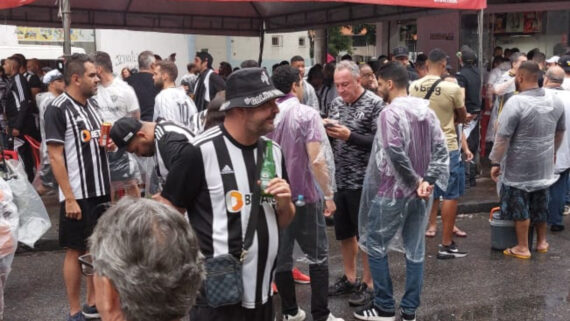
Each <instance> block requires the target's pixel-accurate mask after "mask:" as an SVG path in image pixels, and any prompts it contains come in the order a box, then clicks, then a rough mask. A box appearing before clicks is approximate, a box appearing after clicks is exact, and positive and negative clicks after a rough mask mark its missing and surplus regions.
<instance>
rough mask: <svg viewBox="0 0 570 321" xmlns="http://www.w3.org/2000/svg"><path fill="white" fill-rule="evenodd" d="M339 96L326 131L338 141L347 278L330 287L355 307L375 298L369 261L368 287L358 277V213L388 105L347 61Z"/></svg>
mask: <svg viewBox="0 0 570 321" xmlns="http://www.w3.org/2000/svg"><path fill="white" fill-rule="evenodd" d="M334 83H335V86H336V90H337V92H338V95H339V97H337V98H335V100H333V102H332V103H331V108H330V110H329V114H328V119H325V120H324V122H325V127H326V130H327V134H328V136H329V137H331V138H333V140H332V144H333V153H334V157H335V168H336V174H335V177H336V184H337V193H336V194H335V197H334V201H335V204H336V208H337V210H336V212H335V215H334V223H335V234H336V239H337V240H339V241H340V242H341V253H342V260H343V265H344V275H343V276H342V277H341V278H340V279H338V280H337V281H336V283H335V284H334V285H333V286H331V287H330V288H329V295H343V294H351V293H354V294H353V295H352V296H351V297H350V298H349V303H350V304H351V305H358V306H360V305H365V304H367V303H368V302H369V301H370V300H371V299H372V296H373V295H372V277H371V275H370V269H369V268H368V259H367V257H366V256H365V255H363V256H362V265H363V280H362V281H363V283H362V284H360V282H359V280H358V279H357V277H356V257H357V255H358V243H357V238H358V210H359V208H360V195H361V192H362V183H363V179H364V174H365V172H366V166H367V165H368V159H369V158H370V150H371V149H372V142H373V141H374V135H375V133H376V118H377V117H378V114H379V113H380V111H381V110H382V108H383V106H384V105H383V101H382V99H381V98H380V97H378V96H377V95H376V94H374V93H373V92H371V91H369V90H366V89H364V88H363V87H362V85H361V83H360V70H359V68H358V66H357V65H356V64H355V63H354V62H352V61H341V62H339V63H338V64H337V66H336V70H335V73H334Z"/></svg>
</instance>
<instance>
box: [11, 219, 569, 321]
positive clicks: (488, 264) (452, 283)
mask: <svg viewBox="0 0 570 321" xmlns="http://www.w3.org/2000/svg"><path fill="white" fill-rule="evenodd" d="M565 221H566V225H567V226H568V225H569V224H570V218H569V217H568V216H566V217H565ZM458 226H460V227H461V228H462V229H464V230H465V231H466V232H467V233H468V234H469V236H468V237H467V238H466V239H458V240H457V239H456V241H457V242H458V243H459V244H460V246H461V249H465V250H467V251H468V252H469V255H468V256H467V257H466V258H463V259H455V260H443V261H442V260H437V259H436V258H435V254H436V251H437V244H438V242H439V236H440V234H439V233H440V231H438V232H439V233H438V235H437V236H436V238H433V239H428V241H427V256H426V272H425V277H424V288H423V293H422V304H421V307H420V309H419V310H418V320H422V321H459V320H464V321H499V320H500V321H503V320H504V321H515V320H516V321H525V320H529V321H530V320H537V321H538V320H548V321H567V320H570V297H569V291H570V257H569V256H568V253H569V252H570V242H569V241H570V234H569V233H568V231H564V232H560V233H557V234H553V233H551V232H548V238H549V242H550V248H551V249H550V251H549V252H548V253H546V254H538V253H535V252H533V257H532V259H531V260H528V261H523V260H519V259H514V258H510V257H504V256H503V255H502V254H501V253H500V252H497V251H493V250H491V249H490V228H489V222H488V214H486V213H479V214H471V215H464V216H461V218H460V219H458ZM439 228H441V222H439ZM329 243H330V244H331V248H330V282H331V283H332V282H334V279H336V278H337V277H338V276H340V275H341V273H342V272H341V270H342V264H341V256H340V253H339V248H338V244H337V242H336V241H334V232H333V231H332V228H330V227H329ZM390 259H391V264H390V269H391V273H392V277H393V279H394V291H395V297H396V300H397V301H398V300H399V298H401V296H402V293H403V287H404V280H405V264H404V257H403V255H401V254H399V253H392V254H391V255H390ZM62 262H63V251H61V250H58V251H45V252H24V253H20V254H18V255H17V256H16V258H15V260H14V263H13V265H12V268H13V271H12V273H11V274H10V276H9V277H8V284H7V286H6V289H5V304H6V307H5V320H7V321H30V320H45V321H64V320H66V313H67V303H66V298H65V290H64V284H63V279H62V274H61V266H62ZM299 267H300V268H301V270H303V271H305V272H306V271H308V269H307V267H306V266H305V265H303V264H299ZM297 293H298V296H297V299H298V301H299V302H300V305H301V307H302V308H303V309H305V311H307V312H309V311H310V307H309V302H310V297H309V295H310V286H309V285H297ZM346 299H347V298H346V297H335V298H331V299H330V308H331V311H332V313H333V314H334V315H335V316H339V317H343V318H345V320H353V317H352V308H351V307H349V306H348V303H347V302H346ZM275 304H276V307H278V305H279V296H278V295H277V296H275ZM307 315H310V313H307ZM278 316H279V315H278ZM307 320H312V319H311V318H310V317H308V318H307Z"/></svg>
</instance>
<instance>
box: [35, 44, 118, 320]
mask: <svg viewBox="0 0 570 321" xmlns="http://www.w3.org/2000/svg"><path fill="white" fill-rule="evenodd" d="M64 80H65V85H66V88H65V92H64V93H63V94H62V95H60V96H59V97H57V98H56V99H54V100H53V102H52V103H51V105H49V106H48V107H47V109H46V112H45V116H44V117H45V129H46V142H47V146H48V153H49V157H50V163H51V167H52V171H53V174H54V176H55V179H56V180H57V183H58V185H59V200H60V202H61V210H60V222H59V243H60V246H61V247H63V248H65V249H66V252H65V261H64V263H63V278H64V281H65V287H66V290H67V299H68V302H69V306H70V316H69V319H68V320H69V321H83V320H85V317H88V318H96V317H99V314H98V312H97V309H96V308H95V296H94V293H93V279H92V278H89V277H88V278H87V304H86V305H85V306H84V307H83V313H82V309H81V305H80V292H81V269H80V267H79V264H78V258H79V256H80V255H82V254H84V253H85V252H86V250H87V238H88V237H89V236H90V235H91V232H92V231H93V228H94V227H95V225H96V224H97V220H98V218H99V216H100V215H101V214H102V211H103V210H104V205H105V203H107V202H109V201H110V197H109V195H110V174H109V165H108V161H107V153H106V151H105V148H104V147H103V146H100V145H99V139H98V138H99V135H100V129H101V123H102V119H101V115H100V114H99V111H98V107H97V103H96V101H95V100H94V99H92V98H91V97H92V96H93V95H95V94H96V93H97V84H98V83H99V77H98V76H97V71H96V69H95V65H94V64H93V62H92V60H91V59H90V58H89V57H88V56H87V55H84V54H74V55H72V56H71V57H69V59H68V60H67V61H66V63H65V71H64ZM84 315H85V316H84Z"/></svg>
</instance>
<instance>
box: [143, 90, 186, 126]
mask: <svg viewBox="0 0 570 321" xmlns="http://www.w3.org/2000/svg"><path fill="white" fill-rule="evenodd" d="M196 112H197V109H196V105H195V104H194V102H193V101H192V100H191V99H190V97H188V95H186V93H185V92H184V89H182V88H172V87H171V88H166V89H163V90H162V91H161V92H160V93H159V94H158V95H157V96H156V98H155V99H154V115H153V116H152V120H153V121H156V120H157V119H158V118H161V119H163V120H170V121H173V122H176V123H178V124H179V125H181V126H184V127H186V128H191V124H192V122H191V119H190V117H192V115H194V114H195V113H196Z"/></svg>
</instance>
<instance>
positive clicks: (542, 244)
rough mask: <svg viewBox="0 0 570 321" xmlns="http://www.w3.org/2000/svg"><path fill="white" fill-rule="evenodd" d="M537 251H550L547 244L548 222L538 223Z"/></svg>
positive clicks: (536, 225)
mask: <svg viewBox="0 0 570 321" xmlns="http://www.w3.org/2000/svg"><path fill="white" fill-rule="evenodd" d="M534 226H535V228H536V249H537V250H545V249H548V242H546V222H541V223H536V224H535V225H534Z"/></svg>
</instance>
